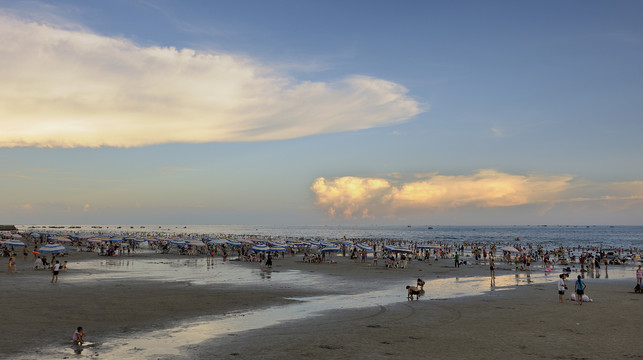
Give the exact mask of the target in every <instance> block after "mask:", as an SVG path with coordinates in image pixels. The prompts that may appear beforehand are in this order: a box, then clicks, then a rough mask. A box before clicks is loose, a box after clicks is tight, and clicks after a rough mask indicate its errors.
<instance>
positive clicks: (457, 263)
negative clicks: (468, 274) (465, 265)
mask: <svg viewBox="0 0 643 360" xmlns="http://www.w3.org/2000/svg"><path fill="white" fill-rule="evenodd" d="M455 267H460V254H458V253H455Z"/></svg>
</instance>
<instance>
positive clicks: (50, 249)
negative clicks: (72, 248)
mask: <svg viewBox="0 0 643 360" xmlns="http://www.w3.org/2000/svg"><path fill="white" fill-rule="evenodd" d="M65 251H67V249H65V247H64V246H62V245H60V244H47V245H45V246H43V247H41V248H40V249H38V252H40V253H41V254H55V253H61V252H65Z"/></svg>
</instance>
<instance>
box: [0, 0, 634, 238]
mask: <svg viewBox="0 0 643 360" xmlns="http://www.w3.org/2000/svg"><path fill="white" fill-rule="evenodd" d="M641 13H643V2H638V1H610V2H607V1H531V2H527V1H510V0H507V1H396V2H393V1H378V0H369V1H359V0H355V1H332V0H331V1H295V0H293V1H279V0H276V1H261V0H257V1H196V0H185V1H169V0H166V1H153V0H145V1H143V0H141V1H138V0H110V1H106V0H105V1H101V0H97V1H81V0H75V1H72V0H58V1H20V2H17V1H9V0H0V79H1V82H0V169H1V170H0V189H2V190H0V195H1V196H0V223H4V224H25V225H26V224H56V225H74V224H188V225H189V224H203V225H210V224H211V225H217V224H222V225H223V224H248V225H253V224H256V225H354V226H357V225H360V226H361V225H405V224H409V225H411V224H413V225H434V224H435V225H440V224H442V225H514V224H515V225H531V224H533V225H540V224H570V225H571V224H574V225H577V224H580V225H594V224H596V225H641V219H643V145H642V144H643V142H642V141H641V137H642V135H643V101H642V100H643V68H642V67H641V64H643V22H641V21H640V14H641Z"/></svg>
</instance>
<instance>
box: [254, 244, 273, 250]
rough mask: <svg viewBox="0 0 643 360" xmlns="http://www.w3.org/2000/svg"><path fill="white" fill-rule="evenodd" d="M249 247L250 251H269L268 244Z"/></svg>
mask: <svg viewBox="0 0 643 360" xmlns="http://www.w3.org/2000/svg"><path fill="white" fill-rule="evenodd" d="M250 249H251V250H252V251H270V247H268V245H255V246H253V247H252V248H250Z"/></svg>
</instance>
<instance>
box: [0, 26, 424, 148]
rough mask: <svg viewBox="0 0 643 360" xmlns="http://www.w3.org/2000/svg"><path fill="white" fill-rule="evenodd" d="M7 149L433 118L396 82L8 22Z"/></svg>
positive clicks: (297, 131)
mask: <svg viewBox="0 0 643 360" xmlns="http://www.w3.org/2000/svg"><path fill="white" fill-rule="evenodd" d="M0 42H1V43H2V44H3V46H2V47H1V48H0V78H2V82H3V84H2V87H0V125H2V130H3V133H2V136H1V137H0V147H14V146H37V147H98V146H116V147H129V146H145V145H151V144H163V143H202V142H236V141H266V140H280V139H288V138H296V137H302V136H307V135H313V134H324V133H333V132H341V131H349V130H359V129H367V128H371V127H377V126H385V125H390V124H395V123H399V122H403V121H406V120H408V119H409V118H411V117H413V116H415V115H417V114H419V113H420V112H421V111H422V109H421V108H420V105H419V104H418V102H417V101H415V100H414V99H412V98H410V97H409V96H408V94H407V93H408V91H407V90H406V89H405V88H404V87H402V86H400V85H398V84H396V83H393V82H390V81H386V80H382V79H377V78H373V77H367V76H349V77H346V78H344V79H339V80H337V81H333V82H311V81H297V80H295V79H292V78H290V77H288V76H287V75H285V74H282V73H279V72H277V71H276V70H275V69H274V68H269V67H266V66H264V65H262V64H260V63H257V62H256V61H253V60H252V59H249V58H247V57H242V56H237V55H234V54H228V53H217V52H197V51H195V50H191V49H176V48H172V47H156V46H140V45H138V44H136V43H134V42H132V41H130V40H127V39H123V38H114V37H107V36H102V35H99V34H95V33H92V32H91V31H88V30H84V29H79V27H77V26H76V27H74V26H60V25H55V26H53V25H48V24H44V23H36V22H28V21H25V20H22V19H20V18H17V17H15V16H11V15H7V14H0Z"/></svg>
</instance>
